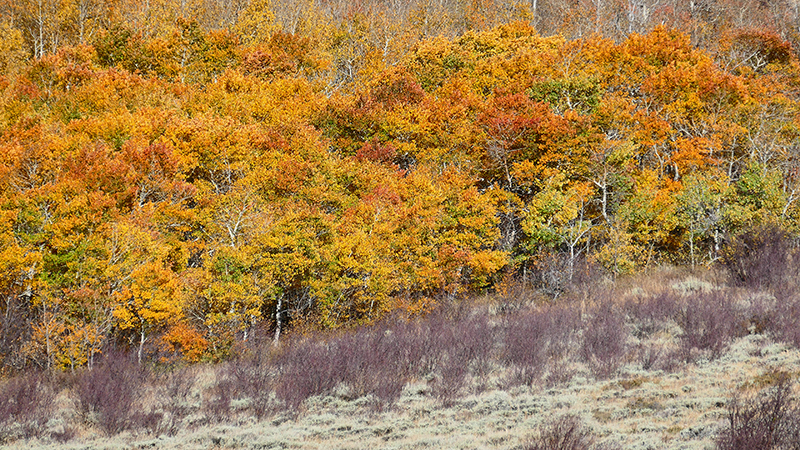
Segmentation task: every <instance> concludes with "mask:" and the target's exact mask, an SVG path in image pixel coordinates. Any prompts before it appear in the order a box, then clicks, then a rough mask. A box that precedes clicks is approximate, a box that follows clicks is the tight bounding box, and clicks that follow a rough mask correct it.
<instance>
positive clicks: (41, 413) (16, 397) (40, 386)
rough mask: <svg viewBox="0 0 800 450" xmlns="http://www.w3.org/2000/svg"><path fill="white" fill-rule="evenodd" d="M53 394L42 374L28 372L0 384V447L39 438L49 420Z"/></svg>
mask: <svg viewBox="0 0 800 450" xmlns="http://www.w3.org/2000/svg"><path fill="white" fill-rule="evenodd" d="M54 398H55V393H54V390H53V388H52V386H51V385H50V383H49V382H48V380H47V378H46V377H45V376H44V374H42V373H39V372H30V373H26V374H22V375H19V376H17V377H15V378H12V379H10V380H7V381H6V382H4V383H3V384H0V443H2V442H4V441H7V440H11V439H14V438H19V437H22V438H32V437H39V436H40V435H41V434H42V433H43V430H44V424H45V423H46V422H47V420H48V419H49V418H50V413H51V412H52V409H53V403H54Z"/></svg>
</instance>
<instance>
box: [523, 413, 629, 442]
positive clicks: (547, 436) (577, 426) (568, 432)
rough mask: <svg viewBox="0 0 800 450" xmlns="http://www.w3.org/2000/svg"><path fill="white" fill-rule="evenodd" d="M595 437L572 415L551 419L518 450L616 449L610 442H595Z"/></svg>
mask: <svg viewBox="0 0 800 450" xmlns="http://www.w3.org/2000/svg"><path fill="white" fill-rule="evenodd" d="M596 442H597V438H596V436H595V435H594V433H593V432H592V430H591V429H589V428H588V427H587V426H586V425H585V424H584V423H583V421H582V420H581V419H580V418H578V417H576V416H572V415H565V416H560V417H556V418H554V419H551V420H550V421H549V422H546V423H545V424H544V425H542V426H540V427H539V429H538V430H537V434H536V435H535V436H533V437H532V438H530V439H529V440H528V442H526V443H525V444H523V445H522V446H521V447H518V450H618V449H619V447H617V446H614V445H612V444H597V443H596Z"/></svg>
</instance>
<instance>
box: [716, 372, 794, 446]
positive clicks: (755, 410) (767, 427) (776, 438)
mask: <svg viewBox="0 0 800 450" xmlns="http://www.w3.org/2000/svg"><path fill="white" fill-rule="evenodd" d="M772 375H773V376H772V377H770V378H772V379H771V380H769V381H771V383H770V385H769V386H768V387H767V388H765V389H763V390H762V391H761V392H759V393H757V394H756V395H754V396H751V397H749V398H742V397H741V396H734V397H733V398H731V400H730V401H729V402H728V406H727V415H726V419H727V426H726V427H725V428H724V429H723V430H722V432H721V433H720V434H719V436H718V438H717V442H716V444H717V449H718V450H752V449H759V450H773V449H775V450H797V449H800V405H798V403H797V398H796V397H795V395H794V394H793V393H792V386H793V383H792V381H791V375H790V374H788V373H784V372H778V373H774V374H772Z"/></svg>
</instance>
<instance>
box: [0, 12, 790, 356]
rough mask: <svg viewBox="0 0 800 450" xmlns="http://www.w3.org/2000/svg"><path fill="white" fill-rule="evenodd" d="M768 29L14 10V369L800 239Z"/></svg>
mask: <svg viewBox="0 0 800 450" xmlns="http://www.w3.org/2000/svg"><path fill="white" fill-rule="evenodd" d="M651 3H652V5H651ZM739 3H742V2H739ZM745 3H746V2H745ZM745 3H742V4H741V5H739V4H738V3H737V7H738V9H736V10H734V8H732V7H730V6H731V5H727V4H726V3H725V2H724V1H719V2H705V3H703V2H699V3H698V2H691V3H690V2H682V1H681V0H674V1H673V2H666V3H664V2H648V1H643V2H628V3H625V2H610V3H608V4H606V3H602V4H601V2H590V1H586V2H583V1H579V2H577V3H575V4H574V5H573V4H572V3H570V4H569V5H572V6H569V7H568V6H567V4H566V3H562V2H559V1H557V0H547V1H544V0H542V1H539V2H524V4H523V3H514V2H505V1H500V0H498V1H469V2H465V1H460V0H446V1H442V2H436V3H434V4H428V3H423V2H414V1H413V0H412V1H408V2H377V1H375V2H370V1H364V2H355V3H354V2H338V3H337V2H335V1H330V2H328V1H324V2H320V1H311V0H275V1H273V2H271V1H264V0H250V1H248V0H231V1H223V2H217V1H215V2H210V1H204V0H192V1H188V2H187V1H181V2H177V1H175V2H173V1H170V0H160V1H151V2H147V3H146V6H142V3H141V2H134V1H128V0H118V1H114V2H100V1H93V0H69V1H55V0H38V1H36V2H33V1H17V0H14V1H5V2H0V12H2V14H3V15H2V23H0V242H1V243H2V244H1V245H0V298H1V299H2V302H0V311H2V313H3V316H2V324H0V331H2V338H0V339H2V346H0V351H2V355H0V356H2V359H3V364H4V365H5V367H20V366H24V365H30V364H33V365H38V366H42V367H61V368H70V367H77V366H81V365H87V364H89V365H91V364H92V363H93V358H94V356H95V355H96V354H97V353H98V352H100V351H102V349H103V348H104V346H105V345H106V344H108V343H109V342H117V343H123V344H125V345H129V346H131V347H132V348H134V349H137V350H138V352H139V356H140V358H143V357H148V356H149V355H162V356H167V357H174V356H177V357H182V358H186V359H188V360H216V359H221V358H225V357H226V356H228V355H230V354H231V352H234V351H235V349H236V346H237V344H239V343H241V342H243V341H247V340H248V339H249V338H250V336H252V333H253V332H254V330H256V329H262V330H263V329H266V330H269V331H270V332H271V333H274V336H275V339H278V338H279V334H280V332H281V330H282V329H286V327H292V326H299V325H303V326H309V327H322V328H336V327H342V326H348V325H354V324H362V323H368V322H371V321H374V320H376V319H378V318H380V317H382V316H384V315H386V314H388V313H391V312H397V311H400V312H403V313H405V314H412V315H413V314H418V313H423V312H424V311H426V310H427V309H428V308H430V307H431V306H432V305H433V304H435V303H436V302H437V301H440V300H442V299H444V298H448V297H455V296H459V295H463V294H468V293H479V292H486V291H489V290H492V289H495V288H497V286H499V285H500V284H501V281H502V280H507V279H508V278H509V277H515V276H517V277H519V276H527V277H532V278H536V277H537V276H538V277H539V278H538V280H539V281H540V282H541V283H543V284H544V285H546V286H544V287H545V288H546V289H547V290H548V292H550V293H551V294H553V295H557V294H558V293H559V292H560V289H562V285H563V284H564V283H566V282H567V281H568V280H569V278H570V277H572V276H573V275H574V272H575V270H577V266H576V263H577V262H578V261H592V262H594V263H596V264H597V265H599V266H601V267H602V268H604V270H606V271H607V272H608V273H610V274H623V273H630V272H634V271H637V270H642V269H644V268H646V267H648V266H650V265H654V264H661V263H673V264H691V265H699V264H711V263H713V262H715V261H717V260H718V259H719V258H721V255H722V248H723V246H724V244H725V241H726V239H729V237H730V236H733V235H736V234H737V233H739V232H741V231H743V230H746V229H748V228H750V227H752V226H755V225H759V224H763V223H774V224H779V225H780V226H782V227H783V228H785V229H787V230H790V231H791V232H797V231H800V230H798V214H800V203H799V202H798V201H797V199H798V197H799V196H800V180H799V179H798V175H799V174H800V172H798V170H800V157H798V151H800V150H799V149H800V147H798V142H800V141H798V137H799V136H798V133H799V132H800V66H799V65H798V58H797V53H796V50H795V48H796V47H793V44H794V43H795V42H797V40H798V35H797V29H798V28H797V27H798V25H800V13H798V11H797V10H796V9H792V8H791V7H789V6H786V8H785V9H783V7H779V6H776V5H778V3H780V2H778V3H775V5H773V4H772V3H770V5H768V6H764V5H763V4H760V3H759V4H753V5H749V4H745ZM755 3H758V2H755ZM699 5H703V6H699ZM773 6H774V9H770V8H772V7H773ZM739 10H741V11H749V13H747V14H745V13H744V12H743V13H742V14H738V13H736V11H739ZM656 23H658V24H664V25H658V26H655V25H654V24H656ZM713 36H718V38H714V39H712V37H713ZM553 261H557V264H556V266H557V267H556V268H554V263H553ZM537 274H538V275H537ZM540 275H541V276H540Z"/></svg>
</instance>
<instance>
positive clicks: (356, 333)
mask: <svg viewBox="0 0 800 450" xmlns="http://www.w3.org/2000/svg"><path fill="white" fill-rule="evenodd" d="M763 233H767V232H763ZM759 236H761V235H759ZM766 236H767V238H769V237H770V236H773V235H772V234H769V233H767V234H766ZM767 238H764V237H762V239H767ZM742 239H744V238H742ZM748 239H749V238H748ZM770 239H772V238H770ZM737 242H738V241H737ZM781 242H782V241H780V242H777V243H773V244H770V245H772V247H774V248H778V249H784V247H785V244H784V243H781ZM736 245H740V244H736ZM741 245H743V244H741ZM772 247H771V248H772ZM786 248H788V247H786ZM740 251H741V252H743V251H744V250H738V247H735V246H734V248H733V250H729V253H731V254H739V253H736V252H740ZM781 251H783V250H781ZM786 251H787V252H788V253H787V254H786V255H785V256H781V257H780V258H779V259H778V260H776V259H774V257H772V256H767V255H765V254H761V253H756V254H754V255H752V258H751V260H750V261H746V262H742V263H741V264H739V265H733V266H730V273H731V274H732V275H731V279H732V280H733V281H732V283H731V285H729V286H725V285H724V284H723V283H719V282H718V283H715V284H711V283H702V282H699V281H698V280H696V279H694V281H692V283H694V284H693V286H694V287H692V288H686V286H682V287H681V286H678V287H670V286H671V285H666V286H665V285H663V283H662V285H658V286H657V287H653V286H650V287H649V288H647V289H643V288H640V287H636V288H634V289H619V288H617V287H616V286H615V285H611V286H603V287H597V288H595V289H594V291H593V292H590V291H585V292H582V293H581V294H580V295H573V296H571V297H570V296H569V295H567V294H565V295H563V296H562V297H561V298H559V299H558V300H552V299H550V300H536V298H537V297H536V295H535V294H534V293H531V292H530V291H526V290H525V288H524V286H518V287H516V288H515V289H514V290H513V291H514V292H515V293H517V294H519V295H521V296H524V297H525V299H526V301H524V302H519V303H514V304H513V307H509V306H508V305H509V304H511V303H513V302H510V301H509V299H508V298H506V297H502V296H497V298H496V299H494V300H489V301H486V300H485V299H484V301H483V302H482V303H480V304H478V303H469V302H466V301H465V302H461V303H455V304H450V305H445V306H443V307H440V308H438V309H437V310H435V311H433V312H431V313H429V314H428V315H426V316H424V317H421V318H416V319H413V320H411V319H407V318H394V319H388V320H384V321H382V322H380V323H378V324H376V325H373V326H371V327H362V328H359V329H356V330H349V331H340V332H336V333H325V334H323V333H320V334H305V335H300V334H297V335H294V336H291V335H290V336H289V337H287V338H285V339H284V340H283V341H282V342H281V345H280V346H277V347H275V346H272V345H271V343H269V342H261V343H260V344H258V345H253V346H252V347H249V348H246V349H244V350H243V351H242V353H241V355H240V356H239V357H238V358H236V359H233V360H230V361H227V362H225V363H222V364H219V365H217V366H216V367H214V369H213V372H209V371H208V370H205V372H204V373H206V374H209V373H213V375H214V376H213V379H211V380H208V379H206V380H201V379H200V378H199V377H198V376H197V374H198V373H199V372H202V370H203V369H202V368H199V369H198V368H196V367H180V366H178V367H174V368H170V369H167V368H165V367H159V366H158V365H155V366H154V365H149V364H139V363H138V362H137V361H136V358H135V357H132V356H131V355H126V354H122V353H117V352H112V351H109V352H106V353H105V354H104V355H103V356H102V357H101V358H100V359H99V361H98V362H97V363H96V364H95V365H94V367H92V368H91V369H90V370H89V369H86V370H84V371H81V372H77V373H76V374H74V375H72V376H70V377H66V378H64V379H68V380H70V382H69V383H64V382H61V383H58V382H55V381H53V379H51V378H52V377H51V378H48V377H45V376H44V375H42V374H39V373H34V372H30V373H26V374H21V375H19V376H17V377H14V378H10V379H8V380H6V381H5V382H3V383H2V384H0V438H2V440H4V441H8V440H14V439H20V438H32V437H42V436H45V437H46V436H50V438H51V439H54V440H65V439H69V437H70V436H71V431H70V430H73V429H75V428H80V427H89V428H96V429H97V430H98V431H101V432H103V433H104V434H106V435H109V436H111V435H115V434H118V433H122V432H130V433H137V434H142V433H145V434H148V433H149V434H152V433H159V434H161V433H163V434H170V435H173V434H176V433H177V432H178V431H179V430H180V429H182V428H184V427H188V426H192V424H198V425H205V424H209V423H217V422H235V421H237V420H240V419H242V418H247V417H252V418H255V419H256V420H262V419H266V418H269V417H276V416H289V417H292V416H296V415H297V414H302V412H303V411H304V409H305V408H306V407H307V406H308V405H309V403H308V400H309V399H311V398H312V397H315V396H322V397H325V396H333V397H338V398H339V399H342V400H345V401H350V400H356V399H360V402H361V403H362V404H365V405H370V406H371V407H372V408H373V409H377V410H386V409H391V408H393V407H394V406H395V404H396V403H397V401H398V399H399V398H400V397H401V394H402V393H403V391H404V389H406V388H407V387H409V386H411V385H412V384H413V385H415V386H418V387H419V386H421V389H420V390H418V392H422V393H425V394H426V395H429V396H430V397H431V398H432V399H434V400H435V401H436V402H438V404H439V405H441V406H444V407H446V406H450V405H453V404H454V403H456V402H458V401H459V399H460V398H461V397H462V396H464V395H465V394H468V393H471V392H479V391H480V390H482V389H485V388H486V387H487V386H490V385H492V386H494V387H495V388H499V389H502V388H505V387H516V386H529V387H532V388H534V389H535V388H537V387H539V386H553V385H559V384H564V383H569V382H570V380H571V379H572V377H573V376H574V375H575V374H576V373H581V375H582V376H584V377H595V378H596V379H607V378H611V377H614V376H616V375H618V374H619V373H620V369H621V368H623V367H626V366H629V365H633V366H634V369H642V370H679V369H680V368H681V367H682V366H683V365H684V364H686V363H693V362H697V361H700V360H704V359H705V360H713V359H715V358H718V357H720V356H721V355H722V354H724V352H725V351H726V349H727V347H728V345H729V344H730V343H731V342H733V341H734V340H735V339H737V338H739V337H742V336H744V335H746V334H748V333H758V334H763V335H765V336H768V337H770V338H773V339H775V340H778V341H784V342H787V343H790V344H793V345H795V346H800V331H798V330H797V326H796V324H797V323H798V321H800V296H798V289H796V287H795V284H794V283H796V281H795V280H794V279H793V278H791V277H790V276H789V275H788V274H789V273H790V272H791V271H792V270H796V265H795V263H794V261H795V260H796V259H797V258H796V256H794V255H793V254H792V253H791V252H789V250H786ZM741 256H742V257H744V255H743V254H741ZM776 261H778V262H780V263H782V264H785V265H786V266H787V267H788V268H786V267H784V268H783V269H781V270H780V271H777V272H776V271H774V270H771V269H770V270H767V269H766V268H764V267H762V266H763V265H765V264H766V265H771V264H775V263H776ZM752 274H765V275H764V276H765V277H767V276H768V277H770V280H771V281H769V282H768V283H762V284H758V283H753V282H750V281H747V280H749V278H748V277H750V276H752ZM743 280H744V281H743ZM778 281H781V282H782V283H784V284H783V285H781V284H780V283H778ZM644 284H646V283H643V285H644ZM684 284H685V283H684ZM690 284H691V283H690ZM587 286H588V284H587ZM698 286H699V287H698ZM776 286H786V287H787V288H786V289H782V288H781V289H779V288H776ZM256 342H260V341H256ZM415 389H417V388H415ZM59 392H64V393H66V395H67V396H68V397H69V398H70V399H72V401H73V404H74V409H75V412H76V413H77V414H73V415H68V416H69V417H74V418H77V419H79V420H80V422H79V423H62V424H60V425H58V426H57V427H54V426H52V425H47V420H48V418H49V417H50V416H51V413H52V409H53V405H54V398H55V397H56V394H57V393H59ZM769 392H770V393H769V394H764V395H762V396H760V397H758V398H756V399H750V400H746V401H744V400H740V399H736V400H735V401H732V402H731V407H730V410H729V415H728V418H729V427H728V431H726V432H725V433H724V434H723V435H721V437H720V438H719V441H718V445H719V448H720V449H739V448H748V447H747V446H748V445H756V446H758V445H767V444H763V442H765V441H764V440H765V439H766V440H770V439H772V440H773V441H775V440H780V439H783V441H782V442H789V441H790V440H791V439H795V438H797V439H795V441H794V442H800V441H798V439H800V431H798V430H800V425H798V424H800V421H798V420H795V419H794V417H795V416H798V414H797V411H798V409H797V408H796V407H795V406H794V400H793V398H792V400H791V401H790V400H789V397H788V395H789V391H788V390H787V388H785V386H784V385H783V384H778V385H776V387H775V388H774V389H773V390H772V391H769ZM769 414H773V415H772V416H770V415H769ZM775 414H779V416H775ZM784 417H787V419H785V420H786V422H785V424H784V425H781V427H782V428H780V430H777V431H776V430H773V429H771V428H769V427H768V425H767V424H769V423H775V422H776V421H777V422H780V423H783V422H781V421H783V420H784ZM70 420H75V419H70ZM62 422H63V421H62ZM67 422H68V421H67ZM48 427H49V428H48ZM540 431H541V433H540V435H539V437H538V438H536V440H534V441H531V443H530V444H529V446H528V447H525V448H531V449H533V448H536V449H540V448H541V449H544V448H548V449H549V448H559V449H560V448H564V449H579V448H599V447H597V445H596V444H594V440H593V439H590V433H589V432H587V431H586V429H585V427H583V425H582V424H581V423H580V422H579V421H577V419H575V418H560V419H558V420H556V421H554V422H552V423H550V424H549V425H548V426H547V427H545V428H543V429H542V430H540ZM759 433H760V434H759ZM770 433H771V434H770ZM792 433H794V434H792ZM768 435H774V436H773V437H769V436H768ZM765 436H766V437H765ZM786 436H794V437H792V438H791V439H790V438H788V437H786ZM554 442H562V443H563V445H562V444H554ZM770 442H771V441H770ZM776 442H777V441H776ZM770 445H772V444H770ZM786 445H788V444H780V445H777V444H775V446H773V447H763V448H780V449H783V448H797V447H786ZM750 448H756V447H750ZM758 448H762V447H758Z"/></svg>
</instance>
